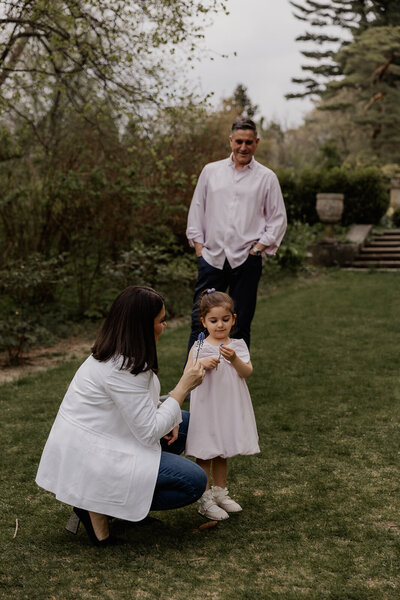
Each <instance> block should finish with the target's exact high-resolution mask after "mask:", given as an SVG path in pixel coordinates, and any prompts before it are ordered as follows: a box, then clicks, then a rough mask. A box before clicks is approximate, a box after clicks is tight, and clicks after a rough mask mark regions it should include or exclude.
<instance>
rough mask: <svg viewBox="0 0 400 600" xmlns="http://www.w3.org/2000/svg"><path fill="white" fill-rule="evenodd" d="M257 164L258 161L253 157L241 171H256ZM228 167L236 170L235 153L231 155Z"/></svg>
mask: <svg viewBox="0 0 400 600" xmlns="http://www.w3.org/2000/svg"><path fill="white" fill-rule="evenodd" d="M255 164H256V161H255V160H254V156H252V157H251V161H250V162H249V164H248V165H246V166H245V167H243V169H241V170H242V171H244V170H246V169H254V165H255ZM228 165H229V166H230V167H231V168H232V169H234V168H235V163H234V162H233V152H232V153H231V155H230V157H229V158H228Z"/></svg>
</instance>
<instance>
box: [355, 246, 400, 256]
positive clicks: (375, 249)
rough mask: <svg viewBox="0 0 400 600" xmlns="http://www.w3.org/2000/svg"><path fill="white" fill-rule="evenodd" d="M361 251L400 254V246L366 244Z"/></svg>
mask: <svg viewBox="0 0 400 600" xmlns="http://www.w3.org/2000/svg"><path fill="white" fill-rule="evenodd" d="M360 252H365V253H366V254H374V253H376V254H398V253H399V252H400V246H364V248H361V250H360Z"/></svg>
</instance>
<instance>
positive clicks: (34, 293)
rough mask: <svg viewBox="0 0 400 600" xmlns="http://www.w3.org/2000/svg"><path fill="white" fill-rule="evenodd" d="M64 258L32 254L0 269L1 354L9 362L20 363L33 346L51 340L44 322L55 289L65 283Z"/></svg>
mask: <svg viewBox="0 0 400 600" xmlns="http://www.w3.org/2000/svg"><path fill="white" fill-rule="evenodd" d="M63 258H64V257H63V256H60V257H57V258H52V259H44V258H43V257H42V256H41V255H40V254H33V255H31V256H30V257H29V259H28V260H27V261H24V262H22V261H10V262H9V264H8V265H7V267H6V268H3V269H2V270H0V292H1V300H0V351H5V352H6V354H7V362H8V363H13V364H16V363H18V362H20V361H21V359H22V357H23V354H24V352H25V350H26V349H27V348H28V347H29V346H30V345H34V344H38V343H42V342H44V341H46V340H47V341H48V340H49V339H50V338H52V334H51V333H50V331H49V330H48V329H47V328H46V327H45V326H44V325H43V319H44V315H45V312H46V309H47V307H48V306H49V305H50V304H51V303H52V302H53V301H54V293H55V290H56V286H57V285H58V284H60V282H62V281H64V273H63Z"/></svg>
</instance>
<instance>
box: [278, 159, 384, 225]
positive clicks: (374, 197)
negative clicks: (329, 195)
mask: <svg viewBox="0 0 400 600" xmlns="http://www.w3.org/2000/svg"><path fill="white" fill-rule="evenodd" d="M277 175H278V178H279V180H280V183H281V187H282V192H283V197H284V200H285V204H286V209H287V213H288V220H289V222H294V221H301V222H303V223H309V224H310V225H313V224H314V223H317V222H318V220H319V219H318V215H317V212H316V209H315V205H316V195H317V193H318V192H333V193H342V194H344V210H343V216H342V224H343V225H351V224H353V223H372V224H377V223H379V221H380V219H381V218H382V216H383V215H384V214H385V212H386V210H387V208H388V204H389V193H388V189H387V187H386V185H385V180H384V176H383V175H382V173H381V172H380V171H379V169H378V168H376V167H362V168H357V169H349V168H348V167H334V168H333V169H329V170H327V169H304V170H303V171H301V172H300V173H294V172H293V171H290V170H288V169H283V170H278V171H277Z"/></svg>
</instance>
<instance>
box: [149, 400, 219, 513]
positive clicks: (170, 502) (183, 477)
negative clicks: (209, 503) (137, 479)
mask: <svg viewBox="0 0 400 600" xmlns="http://www.w3.org/2000/svg"><path fill="white" fill-rule="evenodd" d="M189 418H190V414H189V413H188V412H187V411H186V410H183V411H182V419H183V420H182V423H181V424H180V425H179V435H178V439H177V440H175V442H174V443H173V444H171V445H170V446H168V444H167V441H166V440H164V439H163V440H161V447H162V452H161V461H160V468H159V470H158V477H157V482H156V487H155V490H154V496H153V502H152V504H151V508H150V510H168V509H171V508H180V507H181V506H186V505H187V504H192V503H193V502H196V500H198V499H199V498H200V496H202V495H203V493H204V491H205V489H206V485H207V476H206V474H205V471H204V470H203V469H202V468H201V467H199V465H197V464H196V463H195V462H193V461H191V460H189V459H188V458H184V457H183V456H179V454H181V453H182V452H183V451H184V449H185V444H186V436H187V430H188V426H189Z"/></svg>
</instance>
